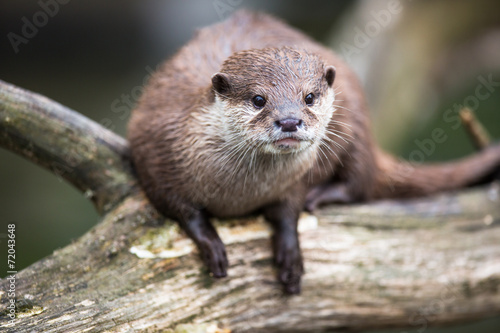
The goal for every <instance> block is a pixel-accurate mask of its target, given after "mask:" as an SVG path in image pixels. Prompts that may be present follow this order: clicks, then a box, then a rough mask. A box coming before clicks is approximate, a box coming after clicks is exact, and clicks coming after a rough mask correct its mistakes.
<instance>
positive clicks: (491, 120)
mask: <svg viewBox="0 0 500 333" xmlns="http://www.w3.org/2000/svg"><path fill="white" fill-rule="evenodd" d="M239 8H251V9H257V10H262V11H265V12H269V13H272V14H274V15H276V16H278V17H281V18H283V19H284V20H286V21H288V22H289V23H290V24H291V25H293V26H295V27H297V28H299V29H301V30H303V31H305V32H306V33H307V34H309V35H311V36H313V37H314V38H315V39H317V40H319V41H321V42H322V43H325V44H327V45H329V46H330V47H331V48H333V49H335V50H336V51H337V52H339V53H340V54H341V55H342V56H343V57H344V59H346V61H347V62H349V63H350V64H351V65H352V66H353V67H354V69H355V70H356V72H357V73H358V75H359V76H360V78H361V80H362V82H363V85H364V86H365V89H366V91H367V95H368V102H369V106H370V109H371V111H372V117H373V120H374V132H375V135H376V137H377V140H378V141H379V142H380V143H381V145H382V146H383V147H384V148H385V149H387V150H389V151H391V152H393V153H395V154H397V155H399V156H401V157H402V158H406V159H412V160H414V161H419V162H422V161H423V162H429V161H439V160H446V159H451V158H457V157H461V156H464V155H466V154H469V153H471V152H473V148H472V145H471V143H470V140H468V138H467V137H466V135H465V133H464V131H463V129H462V128H461V127H459V128H457V126H454V125H455V124H456V122H455V120H456V109H457V108H458V107H459V106H460V105H465V106H469V107H471V108H473V109H474V111H475V112H476V114H477V116H478V118H479V119H480V120H481V121H482V122H483V123H484V124H485V125H486V127H487V128H488V130H489V131H490V133H491V134H492V136H493V137H494V138H496V139H499V138H500V112H499V111H500V110H499V106H500V2H498V1H496V0H476V1H467V0H458V1H457V0H435V1H424V0H421V1H411V0H360V1H348V0H343V1H327V0H324V1H320V0H311V1H298V0H294V1H290V0H289V1H284V0H279V1H278V0H276V1H264V0H258V1H249V0H196V1H194V0H190V1H181V0H178V1H173V0H172V1H159V0H142V1H133V0H112V1H97V0H89V1H76V0H73V1H69V0H39V1H12V0H5V1H2V2H1V3H0V79H1V80H4V81H7V82H10V83H13V84H15V85H18V86H20V87H23V88H26V89H29V90H32V91H35V92H38V93H40V94H43V95H45V96H47V97H49V98H51V99H53V100H55V101H58V102H60V103H62V104H64V105H66V106H68V107H70V108H73V109H74V110H76V111H78V112H81V113H83V114H84V115H86V116H87V117H89V118H91V119H93V120H95V121H96V122H99V123H101V124H102V125H104V126H106V127H108V128H110V129H111V130H113V131H115V132H116V133H118V134H120V135H123V136H124V135H125V134H126V124H127V120H128V117H129V115H130V112H131V110H132V108H133V105H134V104H135V102H136V101H137V99H138V97H139V96H140V92H141V89H142V86H143V85H144V83H145V82H147V79H148V77H149V75H150V73H151V72H152V71H154V69H155V68H156V67H157V66H158V64H160V63H161V62H162V61H163V60H164V59H165V58H167V57H168V56H170V55H172V54H173V53H174V52H175V51H176V49H178V48H179V47H180V46H182V45H183V44H184V43H185V42H186V41H187V40H189V38H190V37H191V36H192V34H193V33H194V31H195V30H196V29H197V28H200V27H203V26H206V25H209V24H211V23H214V22H217V21H220V20H222V19H224V18H225V17H227V16H229V15H230V14H231V13H232V12H234V11H235V10H237V9H239ZM44 13H45V14H44ZM30 25H31V27H30ZM484 82H490V83H489V84H488V83H487V84H486V85H485V83H484ZM478 91H479V92H480V94H479V95H478ZM436 128H439V129H442V130H443V131H444V133H445V135H446V140H445V141H444V142H435V141H432V140H433V139H432V132H433V130H435V129H436ZM0 135H1V132H0ZM97 222H98V216H97V214H96V212H95V211H94V209H93V207H92V205H91V204H90V202H89V201H88V200H86V199H85V198H84V197H83V195H82V194H81V193H79V192H77V191H76V190H75V189H74V188H72V187H71V186H70V185H68V184H66V183H64V182H63V181H61V180H60V179H58V178H57V177H55V176H54V175H53V174H51V173H49V172H48V171H46V170H44V169H41V168H39V167H37V166H35V165H32V164H31V163H29V162H27V161H25V160H23V159H22V158H20V157H18V156H15V155H14V154H12V153H10V152H7V151H5V150H3V149H0V228H1V229H0V243H1V246H2V250H1V251H2V253H6V246H5V245H6V241H5V237H6V231H7V224H8V223H16V234H17V247H16V251H17V257H16V265H17V269H18V270H20V269H22V268H23V267H26V266H28V265H29V264H31V263H33V262H34V261H36V260H38V259H40V258H42V257H45V256H47V255H49V254H50V253H52V251H53V250H54V249H56V248H59V247H62V246H64V245H66V244H68V243H69V242H71V240H72V239H75V238H77V237H79V236H80V235H82V234H83V233H85V232H86V231H87V230H89V229H90V228H91V227H92V226H93V225H95V224H96V223H97ZM4 251H5V252H4ZM2 258H4V257H2ZM0 267H2V270H1V271H0V276H4V275H5V272H6V269H3V267H5V263H4V260H3V259H2V263H1V264H0ZM409 324H410V323H409ZM482 325H483V326H477V327H476V326H474V327H475V328H474V329H479V328H478V327H480V330H481V331H483V332H486V331H488V328H489V329H490V330H489V331H491V332H493V331H494V330H495V328H498V327H499V326H500V320H496V321H495V320H493V321H487V322H484V323H482ZM417 328H419V329H421V328H422V327H421V325H420V326H417ZM417 328H415V327H414V329H417ZM452 331H453V332H466V331H470V327H469V326H467V327H462V328H457V329H453V330H452V329H450V330H446V332H452ZM429 332H430V331H429Z"/></svg>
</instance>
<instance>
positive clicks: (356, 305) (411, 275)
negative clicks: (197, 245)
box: [0, 82, 500, 332]
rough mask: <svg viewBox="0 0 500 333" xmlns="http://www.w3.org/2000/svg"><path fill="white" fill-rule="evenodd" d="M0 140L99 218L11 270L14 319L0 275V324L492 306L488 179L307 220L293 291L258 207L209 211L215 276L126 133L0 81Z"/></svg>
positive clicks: (335, 321)
mask: <svg viewBox="0 0 500 333" xmlns="http://www.w3.org/2000/svg"><path fill="white" fill-rule="evenodd" d="M0 144H1V145H2V146H4V147H6V148H7V149H10V150H12V151H15V152H17V153H19V154H21V155H23V156H25V157H26V158H28V159H30V160H32V161H33V162H35V163H37V164H39V165H42V166H45V167H48V168H50V169H51V170H52V171H54V173H55V174H57V175H59V176H61V177H63V178H65V179H66V180H67V181H69V182H70V183H72V184H74V185H75V186H76V187H77V188H78V189H80V190H81V191H82V192H84V193H87V194H88V197H89V198H91V199H93V201H94V203H95V205H96V209H97V210H98V211H99V212H100V213H101V215H102V220H101V221H100V223H99V224H98V225H96V226H95V227H94V228H93V229H92V230H91V231H89V232H88V233H86V234H85V235H83V236H82V237H80V239H78V240H77V241H75V242H73V243H72V244H70V245H68V246H67V247H65V248H63V249H61V250H57V251H55V252H54V253H53V254H52V255H51V256H49V257H47V258H45V259H42V260H40V261H39V262H37V263H35V264H33V265H31V266H30V267H28V268H26V269H24V270H23V271H21V272H19V273H18V274H17V276H16V296H17V305H18V309H17V318H16V319H15V320H14V321H13V322H9V318H8V317H7V316H6V313H7V312H6V306H7V302H8V297H7V294H6V292H5V291H6V290H7V289H8V281H7V280H6V279H2V280H1V286H2V292H1V305H0V312H2V314H1V317H0V328H1V330H2V331H3V332H31V331H33V330H34V331H38V332H83V331H91V332H101V331H106V332H214V331H216V326H218V327H219V332H316V331H318V332H319V331H327V330H332V331H334V330H350V331H359V330H364V329H375V328H386V327H413V328H419V329H420V328H424V327H427V326H430V325H443V324H452V323H453V324H455V323H459V322H465V321H472V320H478V319H482V318H486V317H490V316H495V315H498V314H499V313H500V286H499V285H500V259H499V258H500V246H499V245H498V244H499V241H500V228H499V225H500V185H499V184H498V183H493V184H491V185H488V186H485V187H481V188H477V189H472V190H471V189H469V190H464V191H461V192H458V193H448V194H442V195H438V196H435V197H432V198H423V199H418V200H411V201H386V202H379V203H374V204H369V205H355V206H331V207H328V208H325V209H322V210H320V211H318V212H317V214H316V216H303V218H302V219H301V221H300V228H301V233H300V240H301V245H302V249H303V253H304V258H305V268H306V274H305V276H304V281H303V288H302V289H303V290H302V294H301V295H299V296H292V297H290V296H285V295H284V294H283V293H282V291H281V288H280V285H279V284H278V282H277V281H276V279H275V274H276V271H275V270H274V268H273V267H272V255H271V248H270V240H269V234H270V230H269V228H268V227H267V225H266V224H265V223H264V221H263V220H262V218H261V217H251V218H248V219H244V220H238V221H235V220H232V221H217V223H216V225H217V228H218V229H219V231H220V233H221V237H222V238H223V240H224V242H225V243H226V244H227V251H228V258H229V261H230V268H229V277H227V278H224V279H220V280H214V279H212V278H211V277H210V276H209V275H208V274H207V272H206V270H205V269H204V268H203V265H202V263H201V261H200V260H199V258H198V256H197V253H196V250H195V249H194V247H193V246H192V243H191V241H190V240H189V239H187V238H186V236H184V235H183V234H182V233H181V232H180V231H179V229H178V228H177V226H176V225H175V223H173V222H172V221H168V220H167V221H166V223H165V224H163V225H162V226H159V225H160V224H161V223H162V222H163V219H162V218H161V217H160V216H159V215H158V213H157V212H156V211H155V210H154V209H153V208H152V207H151V206H150V204H149V202H148V201H147V199H146V198H145V196H144V194H143V193H142V191H141V190H140V188H139V187H138V186H137V183H136V179H135V178H134V176H133V174H132V172H131V168H130V165H129V159H128V155H127V151H128V148H127V143H126V141H125V140H124V139H122V138H120V137H118V136H116V135H115V134H113V133H111V132H109V131H107V130H105V129H103V128H101V127H100V126H99V125H97V124H95V123H93V122H92V121H90V120H88V119H86V118H84V117H83V116H81V115H79V114H78V113H76V112H74V111H71V110H68V109H67V108H65V107H63V106H61V105H59V104H57V103H55V102H52V101H50V100H48V99H46V98H45V97H42V96H39V95H37V94H34V93H30V92H27V91H24V90H22V89H19V88H16V87H13V86H11V85H9V84H7V83H4V82H0ZM61 170H64V172H61ZM27 205H29V203H27Z"/></svg>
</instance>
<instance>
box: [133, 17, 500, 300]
mask: <svg viewBox="0 0 500 333" xmlns="http://www.w3.org/2000/svg"><path fill="white" fill-rule="evenodd" d="M333 66H334V67H333ZM128 136H129V140H130V144H131V149H132V157H133V163H134V166H135V168H136V170H137V174H138V177H139V180H140V183H141V185H142V187H143V188H144V190H145V192H146V194H147V195H148V197H149V199H150V200H151V202H152V203H153V204H154V205H155V206H156V207H157V209H158V210H159V211H160V212H161V213H163V214H164V215H165V216H167V217H171V218H174V219H176V220H177V221H178V222H179V224H180V225H181V227H182V228H183V229H184V230H185V231H186V232H187V234H188V235H189V236H190V237H191V238H192V239H193V240H194V241H195V243H196V244H197V246H198V248H199V249H200V253H201V256H202V258H203V260H204V261H205V263H206V265H207V266H208V268H209V269H210V271H211V272H212V273H213V275H214V276H216V277H222V276H225V275H226V272H227V266H228V262H227V258H226V252H225V250H224V245H223V244H222V242H221V240H220V238H219V237H218V235H217V232H216V231H215V229H214V227H213V226H212V225H211V223H210V221H209V218H210V217H211V216H216V217H234V216H241V215H245V214H249V213H254V212H262V213H263V214H264V216H265V217H266V219H267V220H269V222H270V223H271V225H272V226H273V229H274V236H273V249H274V253H275V261H276V263H277V265H278V267H279V280H280V281H281V282H282V283H283V284H284V286H285V290H286V291H287V292H289V293H298V292H299V291H300V278H301V275H302V274H303V265H302V257H301V253H300V247H299V240H298V235H297V220H298V216H299V213H300V212H301V210H302V209H303V208H304V207H305V206H307V207H308V208H309V209H314V208H315V207H316V206H317V205H319V204H321V203H324V202H339V201H340V202H355V201H363V200H372V199H377V198H383V197H399V196H414V195H424V194H428V193H432V192H436V191H440V190H443V189H452V188H456V187H459V186H464V185H467V184H470V183H474V182H476V181H478V180H479V179H481V178H482V177H484V176H486V175H488V174H491V173H492V171H493V169H494V167H496V166H498V164H499V163H500V161H499V160H500V149H499V147H498V146H495V147H493V148H490V149H487V150H485V151H484V152H483V153H481V154H478V155H476V156H475V157H474V158H472V159H469V160H466V161H465V162H461V164H460V163H458V164H456V163H455V164H449V165H445V166H428V167H422V168H414V167H411V168H406V166H405V164H402V163H400V162H399V161H397V160H396V159H394V158H392V157H391V156H389V155H387V154H385V153H383V152H382V151H380V150H379V149H378V148H377V147H376V146H375V145H374V141H373V139H372V135H371V131H370V123H369V117H368V112H367V107H366V104H365V98H364V95H363V92H362V89H361V87H360V84H359V82H358V80H357V78H356V77H355V75H354V74H353V72H352V71H351V70H350V69H349V68H348V67H347V66H346V65H345V64H344V62H342V61H341V60H340V59H339V58H338V57H337V56H336V55H335V54H334V53H333V52H331V51H330V50H328V49H326V48H324V47H322V46H321V45H319V44H317V43H316V42H314V41H313V40H311V39H310V38H309V37H307V36H305V35H304V34H302V33H301V32H298V31H297V30H294V29H293V28H290V27H289V26H287V25H286V24H284V23H282V22H280V21H279V20H276V19H275V18H272V17H270V16H267V15H264V14H258V13H249V12H246V11H241V12H238V13H236V14H234V15H233V16H232V17H231V18H229V19H228V20H226V21H224V22H221V23H218V24H215V25H213V26H210V27H207V28H204V29H201V30H200V31H199V32H198V33H197V35H196V36H195V37H194V38H193V39H192V40H191V41H190V42H189V43H188V44H186V45H185V46H184V47H183V48H181V49H180V50H179V51H178V52H177V54H175V55H174V56H173V57H172V58H171V59H170V60H168V61H167V62H166V63H165V64H163V66H162V67H161V68H160V70H159V71H158V72H157V73H156V74H155V75H154V76H153V77H152V79H151V80H150V82H149V83H148V85H147V87H146V88H145V90H144V93H143V96H142V97H141V100H140V102H139V104H138V106H137V108H136V109H135V110H134V112H133V114H132V118H131V120H130V124H129V135H128ZM464 163H465V164H464ZM457 170H458V171H457Z"/></svg>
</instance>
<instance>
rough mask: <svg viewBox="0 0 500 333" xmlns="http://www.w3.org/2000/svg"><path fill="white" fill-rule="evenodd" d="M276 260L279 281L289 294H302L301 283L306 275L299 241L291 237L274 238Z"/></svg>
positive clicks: (278, 236)
mask: <svg viewBox="0 0 500 333" xmlns="http://www.w3.org/2000/svg"><path fill="white" fill-rule="evenodd" d="M273 249H274V260H275V263H276V265H277V266H278V270H279V271H278V279H279V281H280V282H281V283H282V284H283V286H284V288H285V292H286V293H288V294H300V281H301V277H302V274H304V266H303V263H302V255H301V253H300V248H299V243H298V241H297V239H296V238H295V237H294V236H292V235H289V236H288V237H286V236H284V235H275V236H274V237H273Z"/></svg>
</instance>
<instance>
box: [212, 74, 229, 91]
mask: <svg viewBox="0 0 500 333" xmlns="http://www.w3.org/2000/svg"><path fill="white" fill-rule="evenodd" d="M212 86H213V87H214V90H215V91H216V92H218V93H219V94H221V95H225V94H227V93H228V92H229V91H230V90H231V80H230V79H229V76H228V75H227V74H224V73H215V74H214V75H213V76H212Z"/></svg>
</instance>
